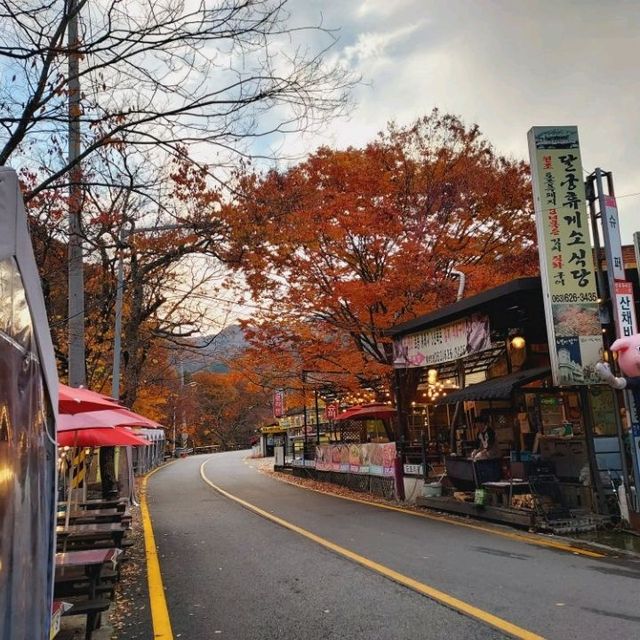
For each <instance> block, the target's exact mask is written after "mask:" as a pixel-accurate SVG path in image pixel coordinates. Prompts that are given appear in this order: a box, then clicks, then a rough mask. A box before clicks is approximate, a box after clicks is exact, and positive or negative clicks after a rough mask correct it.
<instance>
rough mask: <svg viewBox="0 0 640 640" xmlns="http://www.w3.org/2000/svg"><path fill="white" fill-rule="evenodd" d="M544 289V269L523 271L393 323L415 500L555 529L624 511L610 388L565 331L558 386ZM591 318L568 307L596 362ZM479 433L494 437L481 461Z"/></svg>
mask: <svg viewBox="0 0 640 640" xmlns="http://www.w3.org/2000/svg"><path fill="white" fill-rule="evenodd" d="M542 295H543V294H542V286H541V282H540V279H539V278H520V279H517V280H513V281H511V282H508V283H506V284H504V285H501V286H499V287H496V288H493V289H491V290H488V291H484V292H482V293H480V294H478V295H475V296H471V297H469V298H466V299H463V300H460V301H458V302H456V303H454V304H451V305H448V306H447V307H444V308H442V309H439V310H437V311H435V312H433V313H430V314H428V315H426V316H423V317H421V318H417V319H415V320H413V321H410V322H407V323H404V324H402V325H398V326H396V327H394V328H393V330H392V332H391V333H392V336H393V340H394V367H395V371H396V381H397V385H398V387H399V389H400V395H401V397H402V398H403V402H402V405H401V407H400V410H399V433H398V440H399V441H400V442H401V443H402V444H401V447H400V448H401V451H402V455H403V458H404V462H405V465H407V464H409V465H411V463H415V462H421V463H426V468H424V473H423V477H424V481H425V488H424V492H423V496H424V497H422V498H419V499H418V503H419V504H422V505H424V506H427V507H431V508H437V509H440V510H443V511H451V512H456V513H463V514H469V515H477V516H480V517H485V518H488V519H492V520H497V521H502V522H508V523H510V524H519V525H521V526H527V527H530V526H536V527H542V528H552V529H555V530H559V531H570V530H577V529H585V528H593V527H595V526H596V525H597V524H599V523H600V522H602V521H604V520H606V519H608V518H609V517H610V516H612V515H615V514H616V512H617V496H616V493H615V488H616V487H617V486H618V485H619V483H620V481H621V476H622V473H623V468H624V466H623V460H622V454H621V450H622V449H623V447H622V446H621V442H620V440H619V438H618V434H617V425H616V404H615V398H614V395H613V394H614V392H613V391H612V390H611V389H610V388H609V387H606V386H604V385H602V384H599V382H600V381H599V379H598V378H597V375H596V372H595V370H594V369H593V368H592V367H590V366H589V365H585V366H583V365H582V364H581V363H580V362H579V361H577V359H576V358H575V354H574V351H573V345H572V344H571V342H570V341H569V340H568V339H567V344H566V348H565V349H560V351H559V360H560V367H561V369H562V372H563V376H564V377H563V380H564V381H565V384H563V385H562V386H561V387H558V386H554V384H553V381H552V377H551V369H550V359H549V347H548V341H547V332H546V326H545V319H544V313H543V299H542ZM583 320H584V319H581V318H580V317H578V318H573V317H567V318H566V322H567V323H568V324H569V323H573V325H572V326H571V327H569V328H568V330H567V334H569V333H571V332H572V331H573V332H574V333H575V331H576V328H578V329H579V331H580V332H581V333H583V334H584V335H585V336H586V338H585V339H584V341H583V348H586V349H589V348H592V349H594V350H595V352H594V354H592V355H593V356H594V358H593V359H596V360H597V359H599V358H600V357H602V346H601V345H602V341H601V339H600V340H599V341H597V340H591V338H590V336H591V335H593V334H598V333H600V332H601V327H600V326H598V327H588V326H584V325H582V326H579V327H576V324H578V325H580V323H582V322H583ZM596 337H597V336H596ZM581 339H582V338H581ZM591 342H593V344H591ZM485 424H486V425H488V428H486V427H484V426H483V425H485ZM481 432H482V433H484V432H489V433H491V434H492V435H491V438H492V439H494V440H495V442H493V443H492V452H491V454H490V455H486V456H482V455H481V456H480V457H478V458H476V459H473V458H474V456H475V455H477V451H478V442H479V441H480V438H481V435H480V434H481ZM405 469H406V466H405ZM422 470H423V468H422V467H421V471H422Z"/></svg>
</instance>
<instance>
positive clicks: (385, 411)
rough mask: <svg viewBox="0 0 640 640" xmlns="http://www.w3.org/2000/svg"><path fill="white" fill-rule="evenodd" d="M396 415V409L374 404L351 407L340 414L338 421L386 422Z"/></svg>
mask: <svg viewBox="0 0 640 640" xmlns="http://www.w3.org/2000/svg"><path fill="white" fill-rule="evenodd" d="M395 415H396V409H395V408H394V407H390V406H389V405H388V404H382V403H379V402H378V403H374V404H364V405H356V406H354V407H349V408H348V409H347V410H346V411H343V412H342V413H339V414H338V416H337V418H336V420H376V419H378V420H386V419H388V418H393V416H395Z"/></svg>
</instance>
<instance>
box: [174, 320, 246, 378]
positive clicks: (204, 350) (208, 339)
mask: <svg viewBox="0 0 640 640" xmlns="http://www.w3.org/2000/svg"><path fill="white" fill-rule="evenodd" d="M191 342H192V344H193V348H192V349H191V348H188V349H184V350H182V351H181V352H180V353H179V355H178V356H177V357H178V358H179V360H180V361H181V362H182V364H183V366H184V370H185V372H186V373H196V372H197V371H213V372H225V371H228V370H229V368H228V366H227V365H226V364H225V361H227V360H229V359H230V358H232V357H233V356H235V355H237V354H238V353H240V352H242V351H243V350H244V349H245V348H246V345H247V342H246V340H245V338H244V334H243V333H242V329H241V328H240V325H237V324H232V325H229V326H227V327H225V328H224V329H222V331H220V333H218V334H216V335H210V336H199V337H197V338H193V339H192V340H191Z"/></svg>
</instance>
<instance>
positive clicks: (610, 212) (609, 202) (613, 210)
mask: <svg viewBox="0 0 640 640" xmlns="http://www.w3.org/2000/svg"><path fill="white" fill-rule="evenodd" d="M602 203H603V205H604V206H602V205H601V209H602V211H601V219H602V235H603V236H604V251H605V255H606V257H607V272H610V273H611V274H612V275H613V279H614V280H624V279H625V275H624V263H623V261H622V240H621V239H620V224H619V222H618V205H617V204H616V199H615V198H614V197H613V196H606V195H603V196H602Z"/></svg>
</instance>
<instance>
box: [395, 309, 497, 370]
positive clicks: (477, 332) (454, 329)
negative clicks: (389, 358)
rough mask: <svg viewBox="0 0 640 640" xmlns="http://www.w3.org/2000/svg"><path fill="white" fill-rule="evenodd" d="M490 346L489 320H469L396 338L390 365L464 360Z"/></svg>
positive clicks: (476, 317)
mask: <svg viewBox="0 0 640 640" xmlns="http://www.w3.org/2000/svg"><path fill="white" fill-rule="evenodd" d="M490 347H491V335H490V330H489V318H488V317H487V316H486V315H483V314H479V313H475V314H473V315H471V316H469V317H468V318H463V319H462V320H456V321H455V322H451V323H449V324H445V325H443V326H441V327H436V328H433V329H426V330H425V331H418V332H417V333H411V334H409V335H406V336H402V337H401V338H398V339H397V340H395V341H394V343H393V366H394V367H396V368H404V367H426V366H429V365H435V364H440V363H441V362H449V361H451V360H457V359H459V358H464V357H465V356H468V355H471V354H472V353H477V352H479V351H484V350H485V349H489V348H490Z"/></svg>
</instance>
